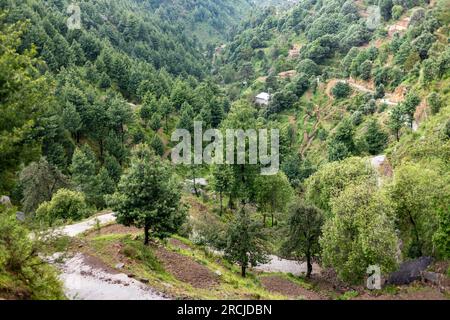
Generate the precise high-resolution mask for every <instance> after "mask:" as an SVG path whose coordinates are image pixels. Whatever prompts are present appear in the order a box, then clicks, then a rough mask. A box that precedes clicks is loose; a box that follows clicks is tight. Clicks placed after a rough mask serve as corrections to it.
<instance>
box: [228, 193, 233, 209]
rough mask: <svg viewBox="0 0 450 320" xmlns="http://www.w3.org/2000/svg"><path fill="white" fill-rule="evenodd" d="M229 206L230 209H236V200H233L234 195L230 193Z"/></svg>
mask: <svg viewBox="0 0 450 320" xmlns="http://www.w3.org/2000/svg"><path fill="white" fill-rule="evenodd" d="M228 208H229V209H230V210H233V209H234V200H233V197H232V196H231V195H230V197H229V200H228Z"/></svg>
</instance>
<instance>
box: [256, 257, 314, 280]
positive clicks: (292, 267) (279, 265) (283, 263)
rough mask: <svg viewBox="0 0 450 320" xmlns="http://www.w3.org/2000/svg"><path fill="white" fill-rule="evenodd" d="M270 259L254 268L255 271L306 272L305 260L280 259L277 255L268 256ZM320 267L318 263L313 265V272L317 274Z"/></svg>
mask: <svg viewBox="0 0 450 320" xmlns="http://www.w3.org/2000/svg"><path fill="white" fill-rule="evenodd" d="M269 258H270V261H269V262H268V263H266V264H261V265H259V266H257V267H255V268H254V270H256V271H263V272H281V273H292V274H293V275H296V276H300V275H302V274H306V270H307V269H306V262H304V263H299V262H298V261H294V260H287V259H282V258H279V257H277V256H273V255H271V256H269ZM320 272H321V269H320V267H319V265H317V264H314V265H313V273H312V274H319V273H320Z"/></svg>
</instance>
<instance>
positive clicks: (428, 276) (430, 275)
mask: <svg viewBox="0 0 450 320" xmlns="http://www.w3.org/2000/svg"><path fill="white" fill-rule="evenodd" d="M422 280H423V281H425V282H430V283H433V284H436V285H440V282H441V277H440V275H439V273H436V272H428V271H423V272H422Z"/></svg>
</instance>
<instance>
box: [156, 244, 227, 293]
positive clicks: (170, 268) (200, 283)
mask: <svg viewBox="0 0 450 320" xmlns="http://www.w3.org/2000/svg"><path fill="white" fill-rule="evenodd" d="M155 255H156V257H157V258H158V260H159V261H161V262H162V264H163V265H164V268H165V270H166V271H167V272H169V273H170V274H172V275H173V276H174V277H175V278H177V279H178V280H180V281H182V282H187V283H189V284H190V285H192V286H193V287H195V288H203V289H207V288H211V287H214V286H215V285H218V284H219V278H218V276H217V275H215V274H214V273H213V272H211V271H210V270H209V269H208V268H207V267H205V266H203V265H201V264H200V263H198V262H196V261H194V260H192V259H190V258H188V257H186V256H184V255H181V254H179V253H176V252H171V251H168V250H166V249H165V248H162V247H159V248H158V249H156V250H155Z"/></svg>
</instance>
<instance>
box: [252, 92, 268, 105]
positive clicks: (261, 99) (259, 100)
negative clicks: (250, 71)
mask: <svg viewBox="0 0 450 320" xmlns="http://www.w3.org/2000/svg"><path fill="white" fill-rule="evenodd" d="M269 101H270V94H268V93H267V92H261V93H260V94H258V95H257V96H256V98H255V103H256V104H257V105H260V106H267V105H269Z"/></svg>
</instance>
